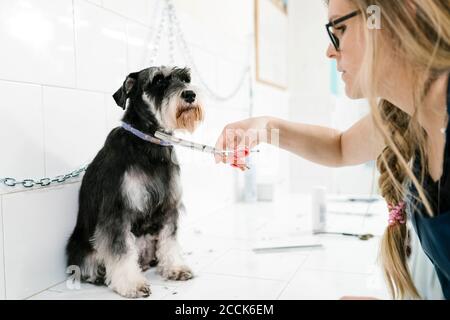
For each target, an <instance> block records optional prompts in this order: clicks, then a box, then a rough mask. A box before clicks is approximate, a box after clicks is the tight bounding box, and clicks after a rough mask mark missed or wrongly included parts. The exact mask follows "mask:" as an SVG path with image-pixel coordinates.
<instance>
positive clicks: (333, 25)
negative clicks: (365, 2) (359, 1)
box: [325, 11, 361, 51]
mask: <svg viewBox="0 0 450 320" xmlns="http://www.w3.org/2000/svg"><path fill="white" fill-rule="evenodd" d="M360 13H361V12H360V11H354V12H352V13H350V14H348V15H346V16H343V17H341V18H339V19H336V20H334V21H331V22H330V23H328V24H327V25H326V26H325V27H326V28H327V32H328V35H329V36H330V39H331V42H332V43H333V45H334V48H335V49H336V51H340V47H339V46H340V40H339V38H338V36H337V35H335V34H334V29H336V26H337V25H338V24H340V23H342V22H344V21H347V20H349V19H351V18H353V17H356V16H357V15H359V14H360ZM337 29H339V28H337Z"/></svg>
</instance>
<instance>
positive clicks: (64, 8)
mask: <svg viewBox="0 0 450 320" xmlns="http://www.w3.org/2000/svg"><path fill="white" fill-rule="evenodd" d="M0 39H1V40H2V43H3V44H8V45H3V46H2V50H0V79H8V80H16V81H24V82H33V83H45V84H52V85H60V86H73V85H74V84H75V59H74V43H73V15H72V1H71V0H60V1H55V0H42V1H29V0H21V1H15V0H4V1H1V2H0Z"/></svg>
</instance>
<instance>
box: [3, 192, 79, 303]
mask: <svg viewBox="0 0 450 320" xmlns="http://www.w3.org/2000/svg"><path fill="white" fill-rule="evenodd" d="M78 188H79V184H78V183H76V184H72V185H66V186H64V187H57V188H52V189H47V190H39V191H33V192H22V193H14V194H9V195H4V196H3V201H2V207H3V226H4V230H3V231H4V248H5V249H4V250H5V272H6V298H7V299H22V298H25V297H28V296H30V295H32V294H34V293H36V292H39V291H42V290H44V289H47V288H48V287H50V286H52V285H55V284H57V283H58V282H61V281H63V280H64V279H65V277H66V276H65V253H64V248H65V245H66V242H67V240H68V238H69V236H70V233H71V232H72V230H73V227H74V225H75V221H76V213H77V207H78V204H77V191H78Z"/></svg>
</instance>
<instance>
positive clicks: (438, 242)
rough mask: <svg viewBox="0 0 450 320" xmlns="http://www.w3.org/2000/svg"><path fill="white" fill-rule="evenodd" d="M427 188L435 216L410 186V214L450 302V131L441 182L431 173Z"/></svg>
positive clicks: (418, 165) (417, 168)
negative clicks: (428, 212)
mask: <svg viewBox="0 0 450 320" xmlns="http://www.w3.org/2000/svg"><path fill="white" fill-rule="evenodd" d="M447 110H448V113H449V115H450V79H449V84H448V89H447ZM421 167H422V165H421V163H420V160H419V158H418V157H416V161H415V162H414V166H413V170H414V172H415V174H416V175H417V176H419V175H418V174H420V170H421ZM423 187H424V190H425V193H426V195H427V196H428V199H429V200H430V204H431V206H432V208H433V212H435V216H434V217H429V216H428V215H427V214H426V209H425V207H424V205H423V204H421V203H419V202H418V201H416V200H414V199H413V197H414V196H415V197H417V190H416V188H415V187H414V186H413V185H412V184H410V192H411V196H409V197H408V199H407V203H408V212H409V214H410V216H411V219H412V222H413V225H414V228H415V230H416V232H417V235H418V236H419V239H420V243H421V245H422V248H423V250H424V252H425V253H426V255H427V256H428V257H429V258H430V260H431V262H432V263H433V265H434V267H435V269H436V273H437V276H438V278H439V282H440V283H441V286H442V291H443V293H444V296H445V298H446V299H448V300H450V128H448V129H447V131H446V143H445V153H444V170H443V175H442V177H441V180H440V181H438V182H435V181H434V180H433V179H432V178H431V177H430V176H429V174H427V175H426V177H425V181H424V184H423Z"/></svg>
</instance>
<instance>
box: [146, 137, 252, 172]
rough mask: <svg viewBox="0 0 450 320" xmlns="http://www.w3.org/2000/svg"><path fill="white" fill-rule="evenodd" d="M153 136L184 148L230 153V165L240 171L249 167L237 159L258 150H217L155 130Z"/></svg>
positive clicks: (222, 153)
mask: <svg viewBox="0 0 450 320" xmlns="http://www.w3.org/2000/svg"><path fill="white" fill-rule="evenodd" d="M155 137H156V138H158V139H160V140H162V141H166V142H170V143H171V144H173V145H178V146H181V147H184V148H189V149H191V150H197V151H200V152H205V153H211V154H214V155H221V156H226V157H228V156H230V155H232V156H233V162H232V163H231V166H232V167H233V168H238V169H241V170H242V171H245V170H249V169H250V167H249V166H247V165H246V164H240V163H239V164H238V159H239V158H246V157H248V156H249V155H250V154H251V153H257V152H259V150H250V149H249V148H247V147H245V148H242V149H235V150H219V149H217V148H214V147H211V146H208V145H206V144H200V143H196V142H192V141H188V140H184V139H181V138H177V137H174V136H172V135H170V134H167V133H164V132H161V131H156V132H155Z"/></svg>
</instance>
